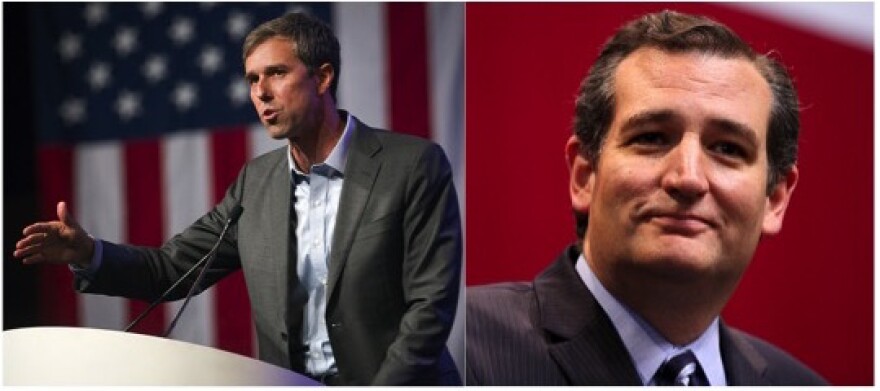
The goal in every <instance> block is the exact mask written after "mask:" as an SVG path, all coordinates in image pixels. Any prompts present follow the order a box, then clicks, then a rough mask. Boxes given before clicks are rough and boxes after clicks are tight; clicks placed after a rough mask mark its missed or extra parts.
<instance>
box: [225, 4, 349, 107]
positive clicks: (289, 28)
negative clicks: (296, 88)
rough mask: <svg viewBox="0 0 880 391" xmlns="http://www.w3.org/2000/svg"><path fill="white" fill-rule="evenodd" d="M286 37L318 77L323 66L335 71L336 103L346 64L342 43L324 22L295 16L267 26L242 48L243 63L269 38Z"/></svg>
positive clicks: (332, 89)
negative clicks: (340, 45) (340, 48)
mask: <svg viewBox="0 0 880 391" xmlns="http://www.w3.org/2000/svg"><path fill="white" fill-rule="evenodd" d="M274 37H282V38H287V39H289V40H291V41H293V42H296V53H294V54H296V56H297V58H299V60H300V61H302V62H303V64H305V65H306V67H307V68H308V69H309V73H310V74H314V73H315V71H317V70H318V68H320V67H321V65H323V64H328V63H329V64H330V65H331V66H332V67H333V72H334V77H333V81H332V82H331V83H330V96H332V97H333V100H334V101H336V86H337V85H338V84H339V72H340V71H341V66H342V64H341V63H340V62H341V61H340V56H339V40H338V39H336V35H335V34H333V29H331V28H330V26H328V25H327V24H326V23H324V22H322V21H321V20H319V19H317V18H315V17H312V16H309V15H307V14H304V13H300V12H291V13H288V14H286V15H284V16H281V17H279V18H275V19H272V20H270V21H268V22H265V23H263V24H261V25H259V26H257V28H255V29H253V30H252V31H251V32H250V33H248V35H247V37H245V39H244V45H242V54H241V58H242V61H245V60H247V57H248V56H249V55H250V54H251V52H252V51H253V50H254V48H256V47H257V46H258V45H260V44H261V43H263V42H265V41H266V40H267V39H269V38H274Z"/></svg>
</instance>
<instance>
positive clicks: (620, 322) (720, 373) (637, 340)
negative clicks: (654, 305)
mask: <svg viewBox="0 0 880 391" xmlns="http://www.w3.org/2000/svg"><path fill="white" fill-rule="evenodd" d="M575 269H576V270H577V272H578V275H580V277H581V280H583V282H584V284H586V286H587V289H589V290H590V292H591V293H592V294H593V296H594V297H595V298H596V301H598V302H599V305H600V306H602V309H603V310H605V313H606V314H608V318H610V319H611V323H613V324H614V328H615V329H617V333H618V334H619V335H620V339H622V340H623V344H624V346H626V350H627V351H628V352H629V356H630V358H631V359H632V360H633V364H635V367H636V371H638V373H639V377H641V379H642V384H645V385H656V384H657V383H656V381H655V379H654V375H655V374H656V373H657V370H658V369H659V368H660V366H661V365H663V363H664V362H665V361H666V360H668V359H669V358H671V357H673V356H675V355H677V354H679V353H681V352H683V351H685V350H688V349H690V350H691V351H693V352H694V355H695V356H696V357H697V361H699V362H700V366H702V367H703V371H704V372H705V373H706V377H708V378H709V379H708V380H709V384H710V385H713V386H726V385H727V377H726V376H725V374H724V364H723V362H722V361H721V344H720V339H719V331H718V330H719V329H718V318H717V317H716V318H715V320H713V321H712V324H711V325H709V328H708V329H706V331H704V332H703V334H702V335H700V337H699V338H697V339H696V340H695V341H694V342H692V343H690V344H688V345H686V346H674V345H672V344H671V343H669V342H668V341H666V339H664V338H663V336H661V335H660V333H658V332H657V330H655V329H654V328H653V327H651V325H650V324H648V322H646V321H645V320H644V319H642V318H641V317H640V316H639V315H638V314H636V313H635V312H633V311H632V310H631V309H629V308H628V307H626V306H625V305H624V304H623V303H621V302H620V301H618V300H617V299H616V298H615V297H614V296H612V295H611V293H609V292H608V291H607V290H606V289H605V287H604V286H603V285H602V283H601V282H600V281H599V279H598V278H597V277H596V275H595V274H593V271H592V270H591V269H590V266H589V265H588V264H587V261H586V259H585V258H584V256H583V254H581V256H580V257H578V260H577V263H576V264H575Z"/></svg>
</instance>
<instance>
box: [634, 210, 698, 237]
mask: <svg viewBox="0 0 880 391" xmlns="http://www.w3.org/2000/svg"><path fill="white" fill-rule="evenodd" d="M647 217H648V218H647V221H649V222H651V223H653V224H655V225H657V226H659V227H660V228H661V229H662V230H663V231H665V232H669V233H673V234H679V235H685V236H692V235H697V234H700V233H702V232H705V231H707V230H709V229H712V228H713V227H714V226H715V224H714V223H713V222H712V220H710V219H708V218H705V217H702V216H699V215H696V214H691V213H650V214H648V216H647Z"/></svg>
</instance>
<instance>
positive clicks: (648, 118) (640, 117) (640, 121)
mask: <svg viewBox="0 0 880 391" xmlns="http://www.w3.org/2000/svg"><path fill="white" fill-rule="evenodd" d="M678 119H679V116H678V115H677V114H675V112H673V111H672V110H669V109H660V110H651V111H643V112H641V113H637V114H636V115H633V116H631V117H629V118H627V119H626V121H624V122H623V125H622V126H621V127H620V129H622V130H627V129H633V128H638V127H640V126H644V125H648V124H656V123H669V122H674V121H676V120H678Z"/></svg>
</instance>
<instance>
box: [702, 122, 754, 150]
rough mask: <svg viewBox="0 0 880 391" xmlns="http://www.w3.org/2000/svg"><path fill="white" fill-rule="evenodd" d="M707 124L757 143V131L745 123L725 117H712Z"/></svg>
mask: <svg viewBox="0 0 880 391" xmlns="http://www.w3.org/2000/svg"><path fill="white" fill-rule="evenodd" d="M709 126H711V127H713V128H716V129H719V130H721V131H722V132H723V133H728V134H734V135H737V136H739V137H741V138H744V139H746V140H747V141H748V142H750V143H751V144H752V145H755V146H757V145H758V132H756V131H755V129H752V128H751V127H750V126H748V125H746V124H743V123H740V122H736V121H733V120H729V119H726V118H712V119H710V120H709Z"/></svg>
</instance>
